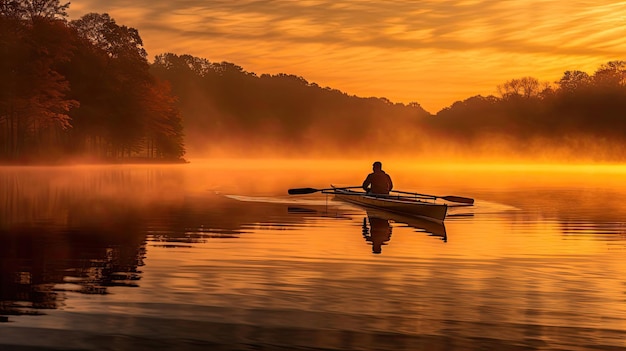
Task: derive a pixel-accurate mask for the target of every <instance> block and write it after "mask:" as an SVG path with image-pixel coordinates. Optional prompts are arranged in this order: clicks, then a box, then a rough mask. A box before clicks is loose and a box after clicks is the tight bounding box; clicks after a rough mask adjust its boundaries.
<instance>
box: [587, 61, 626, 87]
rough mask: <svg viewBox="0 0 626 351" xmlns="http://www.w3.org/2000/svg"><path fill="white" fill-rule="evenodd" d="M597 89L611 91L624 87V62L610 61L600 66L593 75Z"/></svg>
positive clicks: (625, 82)
mask: <svg viewBox="0 0 626 351" xmlns="http://www.w3.org/2000/svg"><path fill="white" fill-rule="evenodd" d="M593 82H594V84H595V85H596V86H597V87H598V88H603V89H611V88H618V87H623V86H625V85H626V61H610V62H607V63H605V64H603V65H601V66H600V67H599V68H598V70H597V71H596V72H595V73H594V75H593Z"/></svg>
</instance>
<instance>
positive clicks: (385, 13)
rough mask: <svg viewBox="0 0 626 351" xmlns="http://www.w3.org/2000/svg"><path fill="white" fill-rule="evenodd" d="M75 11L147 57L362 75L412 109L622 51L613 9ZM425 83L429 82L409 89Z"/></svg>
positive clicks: (179, 4)
mask: <svg viewBox="0 0 626 351" xmlns="http://www.w3.org/2000/svg"><path fill="white" fill-rule="evenodd" d="M86 12H99V13H104V12H106V13H109V14H110V15H111V16H112V17H113V18H114V19H115V20H116V21H117V22H118V23H119V24H123V25H127V26H130V27H134V28H137V29H139V31H140V34H141V35H142V38H143V39H144V43H145V46H146V49H147V50H148V52H149V53H150V54H151V55H155V54H159V53H163V52H175V53H178V54H183V53H186V54H192V55H195V56H200V57H204V58H208V59H210V60H212V61H213V60H227V61H230V62H234V63H236V64H239V65H241V66H243V67H244V68H245V69H247V70H251V71H254V72H256V73H278V72H285V73H293V74H298V75H303V76H305V78H307V79H308V80H309V81H316V82H318V83H319V84H320V85H331V84H336V83H337V84H338V85H333V87H336V88H338V89H342V87H346V88H348V89H351V90H349V91H348V92H351V91H352V92H354V93H359V94H365V93H368V92H369V91H370V90H368V89H367V88H365V89H364V88H361V87H360V84H363V83H364V82H367V78H366V77H367V76H368V75H369V76H370V80H369V82H370V84H369V85H370V86H371V85H372V84H371V83H372V82H377V83H378V82H380V81H375V80H374V79H379V78H386V80H385V82H384V83H385V84H386V85H387V88H388V89H380V87H379V89H380V90H377V91H378V92H379V94H375V95H378V96H380V95H383V94H389V93H391V91H392V90H393V91H394V94H395V95H394V96H387V97H389V98H391V99H392V100H394V98H395V99H399V100H401V101H405V102H406V101H407V100H408V101H415V100H419V101H420V102H421V100H422V99H421V96H418V94H421V93H422V92H424V93H427V91H426V90H428V89H427V88H432V87H433V86H435V87H436V88H435V90H437V89H440V90H446V89H448V90H450V91H456V92H458V93H457V94H456V95H454V96H455V97H456V96H458V95H459V94H460V93H461V92H463V93H464V92H466V91H469V90H470V89H472V88H474V90H475V91H476V93H482V92H485V91H486V90H487V85H486V84H489V86H490V87H491V88H495V85H496V84H500V83H502V80H503V79H511V78H516V77H517V76H519V75H544V76H548V75H550V76H551V77H552V79H556V78H557V77H555V75H558V74H560V73H562V72H563V71H565V70H569V69H581V70H587V69H595V68H596V67H597V65H599V64H601V63H604V62H607V61H609V60H614V59H624V57H620V55H622V53H623V48H624V47H626V2H624V1H618V2H616V1H608V0H599V1H593V2H591V1H586V0H570V1H558V0H525V1H501V0H420V1H413V0H394V1H373V0H298V1H292V0H211V1H205V0H185V1H171V0H169V1H163V0H136V1H133V2H129V1H122V0H108V1H106V2H103V1H99V0H82V1H81V2H80V3H78V4H77V3H75V2H73V3H72V5H71V7H70V16H71V17H72V19H75V18H77V17H78V16H80V15H82V14H84V13H86ZM281 67H282V68H281ZM290 69H293V70H290ZM530 69H532V70H533V71H531V70H530ZM380 70H382V71H383V72H375V71H380ZM384 71H388V72H390V73H384ZM535 73H536V74H535ZM448 75H449V76H450V80H446V81H444V80H442V77H445V76H448ZM470 75H471V77H470ZM507 75H508V76H507ZM511 75H512V76H511ZM486 76H489V77H493V78H491V79H486V78H485V77H486ZM411 77H412V78H411ZM425 79H435V81H434V82H432V83H429V84H427V85H426V86H425V87H421V88H419V89H416V88H409V86H410V84H413V86H414V87H415V86H418V85H420V83H423V82H425ZM475 82H483V83H481V84H485V85H475V84H476V83H475ZM461 83H462V84H474V85H471V86H466V87H463V88H462V89H461V88H459V87H458V84H461ZM392 85H395V86H394V87H393V89H391V86H392ZM443 86H446V88H440V87H443ZM402 89H405V90H404V91H405V92H404V94H402V97H400V95H397V94H398V93H399V92H400V91H401V90H402ZM442 94H443V93H442ZM408 95H413V96H415V98H410V97H408ZM472 95H475V94H472ZM465 97H469V96H465ZM452 102H453V100H451V101H449V103H452ZM440 103H441V100H439V102H438V103H437V104H440ZM433 105H435V104H433ZM438 107H441V106H438Z"/></svg>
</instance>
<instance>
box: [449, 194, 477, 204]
mask: <svg viewBox="0 0 626 351" xmlns="http://www.w3.org/2000/svg"><path fill="white" fill-rule="evenodd" d="M441 198H442V199H444V200H446V201H450V202H458V203H462V204H470V205H471V204H473V203H474V199H471V198H469V197H462V196H452V195H451V196H442V197H441Z"/></svg>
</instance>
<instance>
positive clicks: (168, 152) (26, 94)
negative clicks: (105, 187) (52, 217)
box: [0, 0, 185, 162]
mask: <svg viewBox="0 0 626 351" xmlns="http://www.w3.org/2000/svg"><path fill="white" fill-rule="evenodd" d="M68 7H69V3H67V4H60V3H59V1H58V0H38V1H34V0H10V1H9V0H1V1H0V34H1V35H0V70H1V72H2V79H1V80H0V160H3V161H5V162H6V161H9V162H11V161H13V162H48V161H55V160H61V159H67V158H71V157H74V158H78V159H83V158H86V159H95V160H102V161H118V160H120V159H129V158H132V159H153V160H168V161H173V160H180V159H181V157H182V156H183V154H184V152H185V149H184V144H183V126H182V119H181V115H180V112H179V110H178V106H177V102H176V98H175V96H174V95H173V94H172V93H171V89H170V86H169V83H167V82H165V81H162V80H159V79H157V78H156V77H154V76H153V75H152V74H150V65H149V63H148V61H147V58H146V57H147V54H146V52H145V50H144V49H143V42H142V40H141V37H140V36H139V33H138V31H137V30H136V29H134V28H130V27H126V26H120V25H118V24H117V23H116V22H115V20H113V19H112V18H110V17H109V16H108V15H107V14H95V13H92V14H87V15H85V16H83V17H82V18H80V19H78V20H74V21H68V20H67V19H66V17H67V9H68Z"/></svg>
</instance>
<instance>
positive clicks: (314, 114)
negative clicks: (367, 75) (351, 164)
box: [151, 53, 431, 156]
mask: <svg viewBox="0 0 626 351" xmlns="http://www.w3.org/2000/svg"><path fill="white" fill-rule="evenodd" d="M151 72H153V74H154V75H155V76H157V77H159V78H160V79H163V80H167V81H169V82H170V83H171V85H172V91H173V92H174V94H175V95H176V96H178V97H179V99H180V100H179V103H180V109H181V112H182V113H183V115H184V116H185V129H186V131H185V134H186V143H187V145H188V146H189V149H190V152H192V151H194V152H197V153H201V152H203V151H206V150H210V151H212V152H213V153H219V152H220V151H225V152H226V153H228V154H238V155H242V154H244V155H257V154H280V155H282V156H304V155H306V156H310V155H319V154H326V155H331V154H335V155H336V154H338V152H340V151H342V150H344V151H348V150H353V151H352V152H350V153H351V154H355V153H360V154H366V153H373V152H386V151H390V150H392V149H393V148H396V147H397V145H399V144H400V143H401V142H402V141H406V142H409V141H410V140H411V139H410V138H412V137H416V136H417V135H419V133H420V132H419V130H418V129H417V128H415V127H416V126H417V125H418V123H419V121H421V120H423V119H425V118H429V117H431V115H430V113H428V112H426V111H425V110H424V109H423V108H422V107H421V106H420V105H419V104H417V103H411V104H408V105H405V104H398V103H392V102H391V101H389V100H388V99H385V98H362V97H357V96H350V95H347V94H345V93H343V92H341V91H339V90H336V89H332V88H330V87H324V88H323V87H321V86H319V85H317V84H316V83H310V82H307V81H306V80H305V79H304V78H302V77H299V76H295V75H290V74H275V75H270V74H261V75H260V76H259V75H257V74H255V73H253V72H247V71H245V70H244V69H243V68H242V67H240V66H237V65H235V64H232V63H228V62H220V63H215V62H210V61H209V60H207V59H204V58H198V57H193V56H191V55H176V54H172V53H166V54H161V55H158V56H157V57H156V58H155V60H154V63H153V64H152V66H151ZM399 130H402V131H403V132H401V133H399V132H398V131H399Z"/></svg>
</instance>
